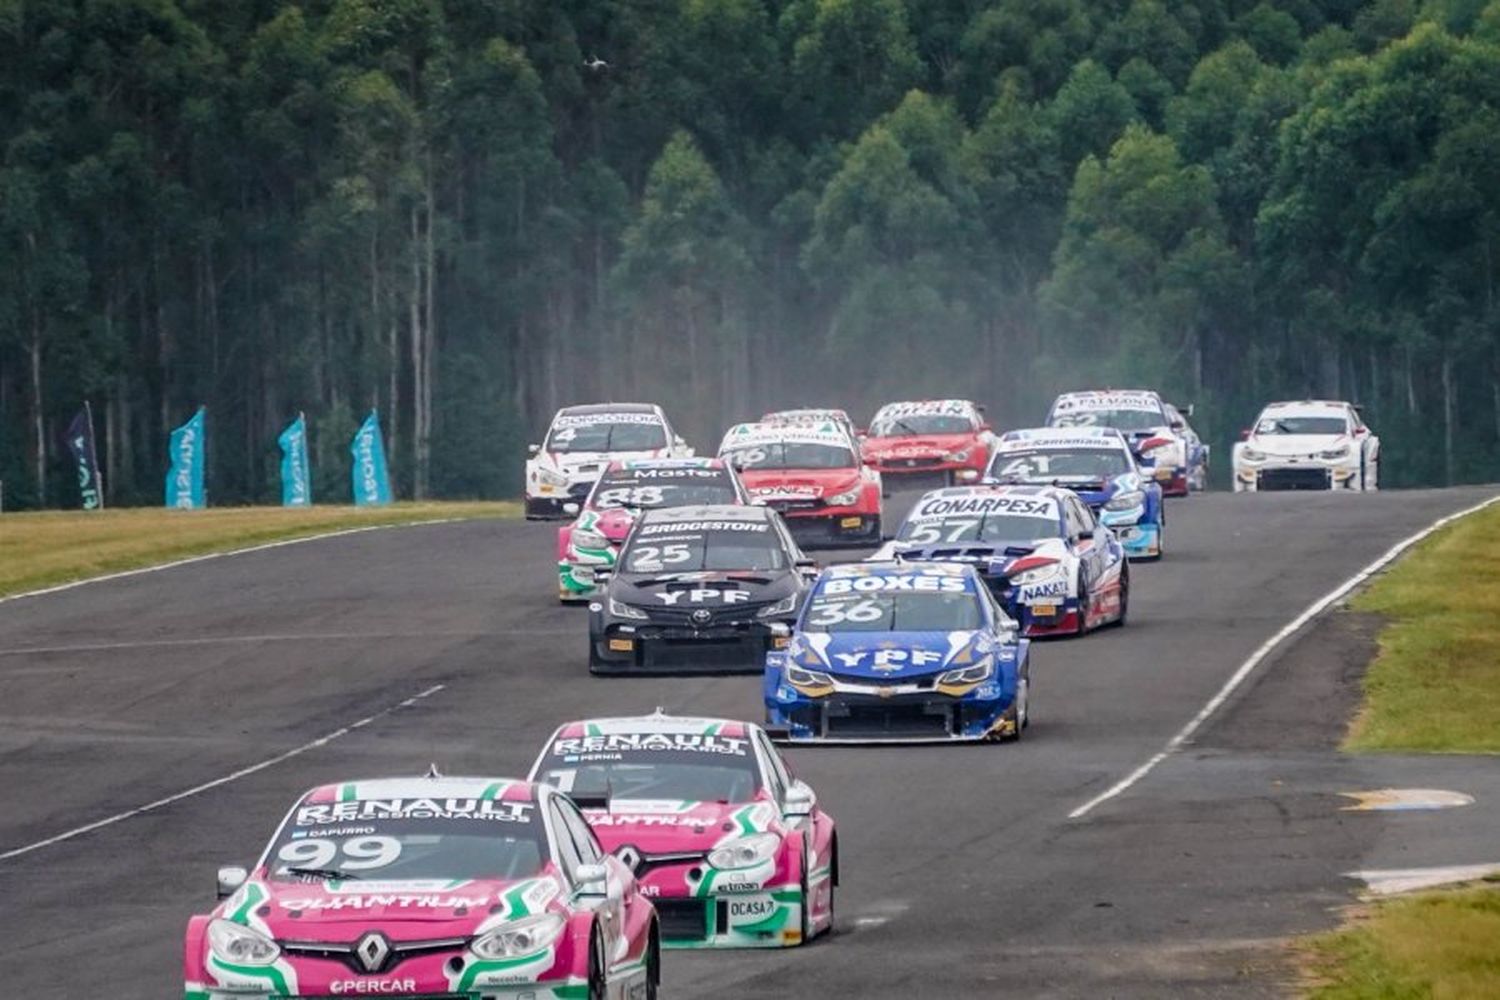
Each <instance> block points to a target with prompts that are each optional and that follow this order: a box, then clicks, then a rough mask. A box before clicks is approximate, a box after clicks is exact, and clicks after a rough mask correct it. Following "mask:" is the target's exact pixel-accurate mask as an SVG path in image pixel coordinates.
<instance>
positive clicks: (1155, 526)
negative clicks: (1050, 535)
mask: <svg viewBox="0 0 1500 1000" xmlns="http://www.w3.org/2000/svg"><path fill="white" fill-rule="evenodd" d="M985 478H986V480H988V481H989V482H994V483H1001V484H1006V485H1009V484H1022V485H1033V486H1041V485H1048V484H1050V485H1053V486H1062V487H1066V488H1067V489H1070V490H1072V491H1073V492H1074V493H1077V494H1078V496H1079V497H1080V498H1081V499H1082V500H1083V502H1084V503H1086V504H1088V505H1089V508H1090V509H1091V510H1093V511H1094V513H1095V514H1097V515H1098V517H1099V520H1100V522H1101V523H1103V524H1104V526H1105V527H1107V528H1109V529H1110V530H1111V531H1113V532H1114V533H1115V537H1116V538H1118V539H1119V540H1120V544H1121V545H1123V546H1125V554H1126V555H1128V556H1130V557H1131V558H1132V559H1159V558H1161V555H1162V553H1163V552H1164V551H1165V545H1166V539H1165V536H1166V524H1167V508H1166V505H1165V504H1164V503H1162V493H1161V487H1160V486H1158V485H1157V484H1156V481H1155V480H1154V479H1152V478H1150V477H1149V476H1145V475H1142V473H1141V470H1140V467H1139V466H1137V465H1136V464H1135V456H1134V455H1132V454H1131V452H1130V446H1129V445H1128V444H1126V443H1125V438H1124V436H1123V435H1121V433H1120V432H1119V431H1117V430H1115V429H1114V428H1113V427H1056V428H1052V427H1044V428H1041V429H1038V430H1021V431H1007V432H1006V433H1005V434H1004V435H1003V436H1002V437H1001V438H1000V443H999V444H997V445H996V446H995V457H994V459H993V460H992V461H991V462H990V468H989V472H988V473H987V474H986V476H985Z"/></svg>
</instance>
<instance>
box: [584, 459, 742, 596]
mask: <svg viewBox="0 0 1500 1000" xmlns="http://www.w3.org/2000/svg"><path fill="white" fill-rule="evenodd" d="M749 502H750V495H749V494H748V493H746V492H745V487H744V486H743V485H742V484H741V483H740V477H739V474H738V473H736V472H735V471H734V468H733V467H732V466H730V465H729V463H728V462H725V461H723V460H721V459H717V458H643V459H631V460H629V461H624V462H619V461H617V462H611V463H610V464H609V467H608V468H607V469H605V471H604V474H603V475H602V476H600V477H599V481H598V482H597V483H595V484H594V488H593V489H592V490H591V491H590V492H589V495H588V497H587V498H586V499H585V500H584V501H583V504H582V505H581V506H579V505H577V504H567V505H566V506H565V507H564V510H565V511H566V512H567V513H570V514H577V515H578V516H577V518H576V519H574V521H573V523H571V524H568V525H564V526H563V527H561V528H558V529H557V599H558V600H560V601H562V602H564V603H570V602H576V601H586V600H588V599H589V598H591V597H593V596H595V595H596V594H599V593H600V592H602V590H603V588H602V587H601V586H600V584H599V582H598V581H597V580H596V579H595V578H594V571H595V570H597V569H606V570H608V569H613V567H614V565H615V563H616V562H617V561H618V560H619V558H620V545H621V543H623V542H624V541H625V535H626V534H627V533H628V532H629V531H630V526H631V525H633V524H635V519H636V518H637V517H639V516H640V514H641V511H644V510H656V509H657V508H666V507H696V506H701V505H703V504H748V503H749Z"/></svg>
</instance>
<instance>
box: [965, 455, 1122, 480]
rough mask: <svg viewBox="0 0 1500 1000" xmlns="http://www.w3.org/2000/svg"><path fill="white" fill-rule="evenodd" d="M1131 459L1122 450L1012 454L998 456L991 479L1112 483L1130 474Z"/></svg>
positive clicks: (992, 465) (991, 464) (991, 467)
mask: <svg viewBox="0 0 1500 1000" xmlns="http://www.w3.org/2000/svg"><path fill="white" fill-rule="evenodd" d="M1130 467H1131V461H1130V457H1129V456H1128V455H1127V454H1126V453H1125V451H1124V449H1122V448H1079V449H1075V450H1071V451H1063V450H1061V449H1052V450H1047V451H1008V452H1005V453H1004V454H1001V455H996V456H995V459H994V461H993V462H991V463H990V471H989V475H990V478H992V479H998V480H1000V481H1002V482H1004V481H1006V480H1011V481H1014V482H1021V483H1029V482H1051V481H1053V480H1054V479H1112V478H1114V477H1115V476H1118V475H1120V474H1121V473H1125V472H1129V471H1130Z"/></svg>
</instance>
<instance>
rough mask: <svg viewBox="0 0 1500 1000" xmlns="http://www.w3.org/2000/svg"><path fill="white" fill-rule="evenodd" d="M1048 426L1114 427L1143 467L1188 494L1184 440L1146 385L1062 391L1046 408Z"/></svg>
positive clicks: (1173, 493) (1175, 492)
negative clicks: (1126, 387) (1098, 389)
mask: <svg viewBox="0 0 1500 1000" xmlns="http://www.w3.org/2000/svg"><path fill="white" fill-rule="evenodd" d="M1047 426H1048V427H1113V428H1115V429H1116V430H1118V431H1119V432H1120V433H1122V434H1124V435H1125V439H1126V440H1127V441H1129V442H1130V450H1131V451H1133V452H1134V453H1135V457H1136V459H1137V461H1139V462H1140V466H1141V468H1142V469H1145V470H1146V471H1147V472H1148V473H1149V474H1150V475H1152V476H1154V477H1155V478H1156V481H1157V482H1159V483H1161V488H1162V492H1163V493H1165V494H1166V495H1167V496H1169V497H1185V496H1187V495H1188V487H1189V477H1190V472H1191V470H1190V469H1189V468H1188V459H1189V455H1188V450H1189V449H1188V441H1187V438H1186V437H1185V436H1184V435H1183V434H1182V433H1181V432H1180V431H1179V430H1177V429H1176V428H1174V427H1173V426H1172V418H1171V416H1170V415H1169V414H1168V413H1167V404H1166V403H1165V402H1163V400H1162V398H1161V396H1159V395H1158V394H1156V393H1155V392H1152V391H1151V390H1150V389H1106V390H1103V391H1090V392H1065V393H1063V394H1062V395H1060V396H1058V397H1057V398H1056V399H1055V400H1053V401H1052V408H1051V409H1050V410H1048V411H1047Z"/></svg>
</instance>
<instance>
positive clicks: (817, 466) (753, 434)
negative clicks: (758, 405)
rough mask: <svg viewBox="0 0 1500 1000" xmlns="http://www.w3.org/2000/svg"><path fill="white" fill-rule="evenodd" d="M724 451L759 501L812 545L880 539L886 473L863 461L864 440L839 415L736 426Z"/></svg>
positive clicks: (866, 542) (727, 436) (867, 542)
mask: <svg viewBox="0 0 1500 1000" xmlns="http://www.w3.org/2000/svg"><path fill="white" fill-rule="evenodd" d="M719 457H720V458H723V459H724V460H725V461H727V462H729V463H730V464H731V465H733V466H734V467H735V468H736V469H737V470H738V471H739V474H740V478H741V479H743V480H744V482H745V488H746V489H747V490H749V491H750V495H751V497H753V498H754V499H755V500H756V501H757V502H759V503H764V504H766V505H767V506H769V507H771V508H772V509H773V510H776V511H778V512H779V513H780V514H782V515H783V516H784V517H785V518H786V522H787V526H788V527H789V528H791V529H792V534H793V535H794V536H795V537H796V539H797V542H798V544H800V545H806V546H808V547H809V548H812V547H814V546H831V545H870V544H873V543H875V542H878V541H880V518H881V512H882V502H881V488H880V473H878V472H875V471H874V470H872V469H867V468H865V467H864V465H862V464H861V463H860V460H859V443H858V442H857V441H856V440H855V439H854V438H851V437H850V436H849V435H848V433H847V432H846V431H845V430H844V429H843V428H842V427H841V426H839V425H838V424H837V423H834V422H833V421H824V422H823V423H760V424H736V425H735V426H734V427H731V428H730V429H729V432H728V433H727V434H725V435H724V440H723V442H721V443H720V445H719Z"/></svg>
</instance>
